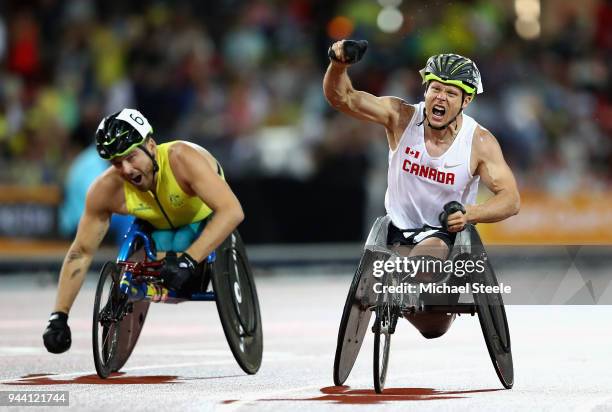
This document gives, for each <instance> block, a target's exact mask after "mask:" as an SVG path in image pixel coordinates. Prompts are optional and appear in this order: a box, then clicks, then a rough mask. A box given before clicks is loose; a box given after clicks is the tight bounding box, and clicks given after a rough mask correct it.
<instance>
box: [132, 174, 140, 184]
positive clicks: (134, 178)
mask: <svg viewBox="0 0 612 412" xmlns="http://www.w3.org/2000/svg"><path fill="white" fill-rule="evenodd" d="M130 182H132V183H133V184H135V185H139V184H140V183H142V175H141V174H137V175H135V176H130Z"/></svg>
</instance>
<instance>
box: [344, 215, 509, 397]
mask: <svg viewBox="0 0 612 412" xmlns="http://www.w3.org/2000/svg"><path fill="white" fill-rule="evenodd" d="M389 223H390V218H389V217H388V216H384V217H380V218H378V219H377V220H376V222H375V223H374V225H373V227H372V229H371V231H370V234H369V236H368V240H367V241H366V245H365V248H364V252H363V255H362V257H361V260H360V262H359V267H358V268H357V271H356V273H355V275H354V277H353V281H352V283H351V286H350V289H349V292H348V296H347V299H346V302H345V305H344V310H343V313H342V318H341V321H340V327H339V330H338V341H337V345H336V355H335V359H334V372H333V375H334V384H335V385H337V386H340V385H343V384H344V382H345V381H346V379H347V378H348V376H349V374H350V372H351V370H352V368H353V365H354V363H355V361H356V359H357V355H358V354H359V351H360V349H361V345H362V343H363V340H364V338H365V334H366V331H367V329H368V326H369V324H370V319H371V317H372V314H374V315H375V319H374V324H373V326H372V332H373V333H374V354H373V374H374V389H375V390H376V392H377V393H382V391H383V390H384V385H385V380H386V376H387V370H388V363H389V353H390V346H391V336H392V335H393V333H394V332H395V328H396V326H397V320H398V319H399V318H400V317H404V316H405V315H406V314H408V313H415V312H428V313H448V314H451V313H457V314H471V315H472V316H473V315H474V314H478V319H479V322H480V326H481V329H482V332H483V336H484V340H485V343H486V346H487V350H488V352H489V355H490V357H491V361H492V362H493V367H494V368H495V371H496V373H497V376H498V377H499V380H500V382H501V383H502V385H503V386H504V387H505V388H506V389H510V388H512V386H513V384H514V367H513V362H512V351H511V345H510V331H509V328H508V321H507V318H506V312H505V309H504V304H503V299H502V296H501V294H499V293H473V294H472V296H473V302H472V303H453V304H429V303H428V302H427V300H426V298H422V297H421V296H418V295H416V294H414V295H411V294H396V293H379V294H375V293H374V284H375V283H376V282H379V281H380V279H376V278H375V277H374V276H373V270H372V265H373V263H374V262H375V261H386V260H388V259H395V258H397V257H399V255H397V254H396V253H395V252H393V251H392V250H390V249H389V248H388V247H387V228H388V226H389ZM448 259H449V260H459V259H463V260H470V259H471V260H474V261H476V260H478V259H479V260H480V261H481V262H484V270H483V271H482V272H481V273H478V272H476V273H474V274H472V275H470V280H471V281H472V282H478V283H480V284H481V285H483V286H498V282H497V278H496V277H495V273H494V272H493V268H492V266H491V264H490V261H489V259H488V257H487V255H486V251H485V249H484V246H483V244H482V241H481V239H480V236H479V234H478V232H477V230H476V228H475V227H474V226H473V225H467V226H466V228H465V229H464V230H463V231H462V232H460V233H458V234H457V236H456V239H455V243H454V245H453V247H452V249H451V251H450V254H449V257H448ZM382 280H383V282H385V285H386V286H398V282H399V280H398V276H392V275H390V276H384V277H383V278H382ZM465 280H466V281H467V278H466V279H465ZM387 290H388V289H387Z"/></svg>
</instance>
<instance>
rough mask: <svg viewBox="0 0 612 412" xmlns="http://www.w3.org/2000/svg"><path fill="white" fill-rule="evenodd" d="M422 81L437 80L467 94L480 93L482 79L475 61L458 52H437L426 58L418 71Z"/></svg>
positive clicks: (481, 90)
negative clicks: (424, 63)
mask: <svg viewBox="0 0 612 412" xmlns="http://www.w3.org/2000/svg"><path fill="white" fill-rule="evenodd" d="M419 73H421V77H422V79H423V83H428V82H430V81H432V80H437V81H439V82H441V83H444V84H450V85H453V86H457V87H459V88H461V90H463V91H465V92H466V93H467V94H469V95H474V94H480V93H482V92H483V91H484V90H483V88H482V80H481V78H480V71H478V68H477V67H476V63H474V62H473V61H472V60H470V59H468V58H467V57H463V56H461V55H459V54H452V53H446V54H438V55H435V56H431V57H430V58H429V59H427V64H426V65H425V68H423V69H421V70H420V71H419Z"/></svg>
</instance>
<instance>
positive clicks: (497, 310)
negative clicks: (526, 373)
mask: <svg viewBox="0 0 612 412" xmlns="http://www.w3.org/2000/svg"><path fill="white" fill-rule="evenodd" d="M483 256H484V257H486V255H485V254H484V253H483ZM475 281H476V282H479V283H480V284H482V285H486V286H498V283H497V278H496V277H495V273H494V272H493V268H492V267H491V265H490V264H489V261H488V260H486V265H485V270H484V272H482V273H481V274H479V275H478V276H476V277H475ZM473 296H474V302H475V303H476V310H477V311H478V320H479V321H480V327H481V329H482V334H483V336H484V340H485V343H486V344H487V349H488V351H489V355H490V356H491V361H492V362H493V367H494V368H495V372H496V373H497V376H498V377H499V380H500V381H501V383H502V385H503V386H504V388H506V389H510V388H512V386H513V385H514V366H513V362H512V350H511V346H510V329H509V328H508V319H507V318H506V310H505V309H504V302H503V300H502V296H501V294H500V293H474V295H473Z"/></svg>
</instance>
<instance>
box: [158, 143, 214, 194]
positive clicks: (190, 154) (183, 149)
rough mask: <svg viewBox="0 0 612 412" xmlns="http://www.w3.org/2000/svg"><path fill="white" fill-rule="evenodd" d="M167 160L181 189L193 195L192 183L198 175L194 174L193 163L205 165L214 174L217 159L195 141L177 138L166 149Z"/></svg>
mask: <svg viewBox="0 0 612 412" xmlns="http://www.w3.org/2000/svg"><path fill="white" fill-rule="evenodd" d="M168 161H169V162H170V167H171V168H172V173H173V174H174V177H175V178H176V181H177V183H178V184H179V185H180V186H181V189H182V190H183V191H184V192H185V193H187V194H188V195H191V196H194V195H195V192H194V191H193V189H192V184H193V182H194V180H195V179H197V178H198V176H196V175H194V170H197V169H194V168H193V167H191V166H192V165H193V164H196V163H197V164H198V165H207V169H210V170H211V171H213V172H214V173H215V174H216V173H217V171H216V167H217V160H216V159H215V158H214V156H213V155H212V154H210V152H209V151H208V150H206V149H204V148H203V147H202V146H200V145H197V144H195V143H191V142H186V141H183V140H179V141H177V142H175V143H174V144H173V145H172V146H170V148H169V149H168Z"/></svg>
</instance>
